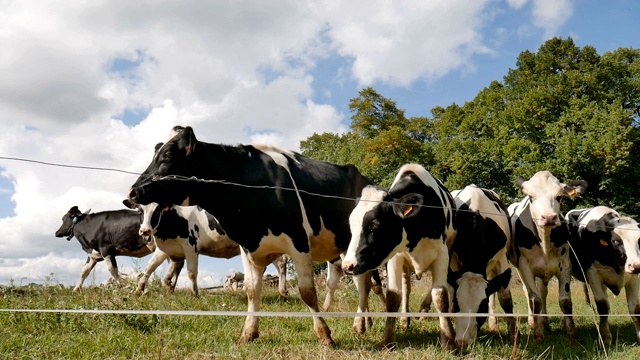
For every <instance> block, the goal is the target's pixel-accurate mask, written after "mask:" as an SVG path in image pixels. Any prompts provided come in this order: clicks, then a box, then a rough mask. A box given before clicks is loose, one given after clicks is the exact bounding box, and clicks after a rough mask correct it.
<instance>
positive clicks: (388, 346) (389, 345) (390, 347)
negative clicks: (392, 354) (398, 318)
mask: <svg viewBox="0 0 640 360" xmlns="http://www.w3.org/2000/svg"><path fill="white" fill-rule="evenodd" d="M397 348H398V343H397V342H395V341H391V342H385V343H383V344H382V349H383V350H386V351H395V350H396V349H397Z"/></svg>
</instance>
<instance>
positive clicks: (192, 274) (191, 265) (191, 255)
mask: <svg viewBox="0 0 640 360" xmlns="http://www.w3.org/2000/svg"><path fill="white" fill-rule="evenodd" d="M185 250H186V249H185ZM184 257H185V260H186V262H187V276H189V280H191V293H192V294H193V296H198V253H196V252H195V251H194V250H193V248H191V247H190V248H189V250H187V251H185V252H184ZM265 269H266V267H265V268H263V269H262V272H264V270H265ZM262 272H261V273H260V283H262Z"/></svg>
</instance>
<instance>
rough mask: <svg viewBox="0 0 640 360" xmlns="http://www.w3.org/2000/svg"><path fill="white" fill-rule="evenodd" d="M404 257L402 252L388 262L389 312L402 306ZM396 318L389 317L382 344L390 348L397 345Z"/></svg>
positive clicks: (395, 310)
mask: <svg viewBox="0 0 640 360" xmlns="http://www.w3.org/2000/svg"><path fill="white" fill-rule="evenodd" d="M403 264H404V258H403V256H402V255H401V254H397V255H395V256H393V257H392V258H391V259H389V261H388V262H387V312H397V311H398V308H399V306H400V296H402V295H401V294H400V291H401V290H400V284H401V283H402V266H403ZM396 345H397V344H396V318H395V317H388V318H387V323H386V325H385V328H384V335H383V338H382V346H384V347H385V348H386V349H388V350H392V349H395V347H396Z"/></svg>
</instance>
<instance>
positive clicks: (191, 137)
mask: <svg viewBox="0 0 640 360" xmlns="http://www.w3.org/2000/svg"><path fill="white" fill-rule="evenodd" d="M180 135H182V138H183V139H184V140H185V145H184V150H185V152H186V155H187V156H189V155H191V154H192V153H193V152H194V151H195V148H196V144H197V143H198V139H196V135H195V134H194V133H193V129H192V128H191V126H187V127H186V128H184V130H183V131H182V132H181V133H180Z"/></svg>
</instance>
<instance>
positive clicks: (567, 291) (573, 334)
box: [545, 244, 578, 341]
mask: <svg viewBox="0 0 640 360" xmlns="http://www.w3.org/2000/svg"><path fill="white" fill-rule="evenodd" d="M564 246H566V247H568V246H569V245H568V244H567V245H564ZM567 250H568V249H567ZM565 253H566V254H569V252H568V251H566V252H565ZM558 294H560V295H559V303H560V310H562V313H563V314H564V317H563V318H562V323H563V325H564V327H565V328H566V330H567V334H568V335H569V339H571V340H572V341H575V340H576V339H577V337H578V332H577V331H576V324H575V323H574V321H573V303H572V302H571V261H570V260H569V256H566V257H565V258H564V259H562V261H561V262H560V273H559V274H558ZM545 314H546V312H545Z"/></svg>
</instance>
